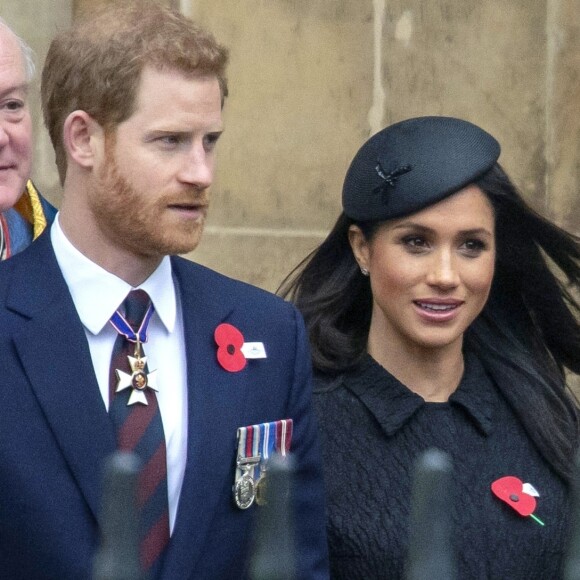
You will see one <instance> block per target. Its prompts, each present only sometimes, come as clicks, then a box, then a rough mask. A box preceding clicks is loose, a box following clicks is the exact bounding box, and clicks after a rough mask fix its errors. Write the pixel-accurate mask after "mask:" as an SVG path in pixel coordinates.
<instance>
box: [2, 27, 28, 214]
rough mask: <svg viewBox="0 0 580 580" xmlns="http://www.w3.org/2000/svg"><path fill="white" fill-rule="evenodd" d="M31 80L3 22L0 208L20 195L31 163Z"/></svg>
mask: <svg viewBox="0 0 580 580" xmlns="http://www.w3.org/2000/svg"><path fill="white" fill-rule="evenodd" d="M31 142H32V126H31V121H30V111H29V109H28V83H27V81H26V73H25V69H24V61H23V58H22V52H21V50H20V46H19V44H18V41H17V40H16V38H15V37H14V36H13V35H12V34H11V32H10V31H9V30H8V29H6V27H4V26H2V25H0V211H4V210H7V209H9V208H11V207H12V206H13V205H14V204H15V203H16V202H17V201H18V199H19V198H20V196H21V195H22V192H23V191H24V187H25V185H26V181H27V179H28V178H29V177H30V167H31V163H32V144H31Z"/></svg>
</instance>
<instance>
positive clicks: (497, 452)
mask: <svg viewBox="0 0 580 580" xmlns="http://www.w3.org/2000/svg"><path fill="white" fill-rule="evenodd" d="M314 402H315V407H316V410H317V413H318V416H319V420H320V429H321V434H322V443H323V455H324V468H325V476H326V489H327V503H328V507H327V509H328V539H329V547H330V558H331V569H332V578H335V579H348V580H356V579H359V578H360V579H364V580H373V579H378V578H381V579H383V578H386V579H397V578H402V577H403V573H404V565H405V558H406V555H407V549H408V535H409V517H410V497H411V483H412V470H413V464H414V461H415V459H416V457H417V455H418V454H419V453H420V452H422V451H424V450H426V449H428V448H432V447H436V448H439V449H441V450H443V451H446V452H447V453H448V454H449V455H450V456H451V459H452V461H453V469H454V477H453V498H454V506H453V521H454V536H453V537H454V549H455V552H456V555H457V562H458V568H459V578H460V579H462V580H463V579H466V580H479V579H482V580H483V579H486V580H487V579H493V580H495V579H506V580H507V579H509V580H518V579H521V580H534V579H537V580H548V579H551V578H559V577H560V568H561V565H562V556H563V551H564V549H565V541H566V532H567V526H568V490H567V486H566V485H565V484H564V482H563V481H562V480H561V479H560V478H559V477H558V476H557V475H556V474H555V473H554V472H553V470H552V469H551V468H550V467H549V465H548V464H547V463H546V462H545V460H544V459H543V458H542V457H541V456H540V454H539V453H538V451H537V450H536V448H535V446H534V445H533V443H532V442H531V441H530V439H529V437H528V436H527V435H526V432H525V431H524V429H523V427H522V425H521V423H520V421H519V420H518V419H517V417H516V416H515V415H514V413H513V412H512V410H511V408H510V407H509V406H508V404H507V402H506V401H505V399H504V398H503V397H502V395H501V394H500V393H499V391H498V389H497V388H496V387H495V385H494V384H493V382H492V381H491V379H490V378H489V377H488V376H487V374H486V373H485V371H484V370H483V368H482V366H481V364H480V363H479V361H478V360H477V359H476V358H475V357H474V356H471V357H467V360H466V371H465V373H464V377H463V379H462V381H461V384H460V385H459V387H458V389H457V391H456V392H455V393H454V394H453V395H452V396H451V397H450V399H449V401H448V402H447V403H426V402H425V401H424V400H423V399H422V398H421V397H420V396H418V395H416V394H414V393H413V392H411V391H410V390H409V389H408V388H407V387H405V386H404V385H403V384H401V383H400V382H399V381H397V380H396V379H395V378H394V377H393V376H392V375H390V374H389V373H388V372H387V371H386V370H384V369H383V368H382V367H381V366H380V365H379V364H378V363H376V362H375V361H374V360H373V359H372V358H371V357H370V356H368V357H367V358H366V359H365V360H364V361H363V363H362V364H361V365H360V367H359V368H358V369H357V370H356V371H354V372H351V373H347V374H344V375H341V376H339V377H337V378H331V377H328V376H325V375H319V376H318V377H317V384H316V390H315V397H314ZM506 475H512V476H516V477H518V478H519V479H521V480H522V482H525V483H530V484H532V485H533V486H534V488H535V489H536V490H537V491H538V492H539V494H540V497H539V498H537V507H536V511H535V515H536V516H537V517H539V518H541V520H542V521H543V522H544V523H545V526H544V527H542V526H541V525H540V524H538V523H537V522H536V521H534V520H533V519H532V518H531V517H523V516H520V515H519V514H518V513H517V512H516V511H515V510H514V509H513V508H511V507H510V506H508V505H507V504H505V503H503V502H502V501H500V500H499V499H497V498H496V497H495V496H494V495H493V494H492V492H491V489H490V485H491V483H492V482H493V481H495V480H496V479H499V478H500V477H503V476H506Z"/></svg>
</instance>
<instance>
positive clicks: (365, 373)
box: [341, 354, 497, 437]
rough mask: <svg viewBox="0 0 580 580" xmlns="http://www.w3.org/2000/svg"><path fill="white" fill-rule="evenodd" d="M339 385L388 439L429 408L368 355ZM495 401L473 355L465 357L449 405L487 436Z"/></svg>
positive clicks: (484, 374) (483, 373)
mask: <svg viewBox="0 0 580 580" xmlns="http://www.w3.org/2000/svg"><path fill="white" fill-rule="evenodd" d="M341 382H342V384H343V385H344V386H345V387H346V388H347V389H349V390H350V391H352V392H353V393H354V394H355V395H356V396H357V397H358V398H359V400H360V401H361V402H362V403H363V404H364V405H365V406H366V407H367V409H368V410H369V411H370V412H371V413H372V414H373V415H374V416H375V418H376V419H377V421H378V422H379V423H380V425H381V428H382V429H383V431H384V432H385V434H386V435H388V436H389V437H391V436H392V435H394V434H395V433H396V432H397V431H398V430H399V429H400V428H401V427H403V426H404V425H405V424H406V423H407V422H408V421H409V420H410V419H411V418H412V417H413V415H414V414H415V413H416V412H417V411H418V410H419V409H420V408H421V407H423V406H424V405H429V404H431V403H427V402H425V400H424V399H423V398H422V397H420V396H419V395H417V394H416V393H413V392H412V391H411V390H409V389H408V388H407V387H406V386H405V385H403V384H402V383H401V382H399V381H398V380H397V379H396V378H395V377H393V375H391V374H390V373H389V372H388V371H386V370H385V369H384V368H383V367H382V366H380V365H379V363H377V362H376V361H375V360H374V359H373V358H372V357H371V356H370V355H367V356H366V357H365V358H364V359H363V361H362V362H361V363H360V365H359V366H358V367H357V369H355V370H354V371H352V372H349V373H346V374H344V375H343V376H342V380H341ZM496 401H497V393H496V392H495V390H494V387H493V383H492V382H491V379H490V378H489V376H488V375H487V374H486V372H485V370H484V369H483V366H482V365H481V363H480V362H479V360H478V359H477V358H476V357H475V356H474V355H472V354H467V355H466V357H465V372H464V374H463V378H462V379H461V382H460V384H459V387H458V388H457V390H456V391H455V392H454V393H453V394H452V395H451V397H450V398H449V404H450V405H458V406H460V407H462V408H463V409H464V410H465V411H466V414H467V416H468V417H470V419H471V420H472V421H473V422H474V424H475V425H476V426H477V428H478V429H479V430H480V431H481V432H482V433H483V434H484V435H489V434H490V433H491V431H492V428H493V411H494V408H495V406H496V404H497V403H496Z"/></svg>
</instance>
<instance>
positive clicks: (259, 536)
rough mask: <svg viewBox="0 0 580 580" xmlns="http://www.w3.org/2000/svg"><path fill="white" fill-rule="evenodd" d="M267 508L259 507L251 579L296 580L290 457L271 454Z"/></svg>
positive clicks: (265, 505)
mask: <svg viewBox="0 0 580 580" xmlns="http://www.w3.org/2000/svg"><path fill="white" fill-rule="evenodd" d="M266 473H267V476H266V477H267V487H266V494H265V499H266V503H265V504H264V505H260V506H256V508H255V509H256V510H257V512H258V513H257V514H256V516H257V521H256V533H255V541H254V549H253V556H252V560H251V565H250V578H251V579H252V580H294V578H295V560H294V558H295V553H294V548H295V546H294V526H293V522H292V508H291V505H292V502H291V495H292V475H293V463H292V458H291V457H290V456H286V457H280V456H279V455H278V454H274V455H272V457H271V458H270V460H269V461H268V464H267V472H266Z"/></svg>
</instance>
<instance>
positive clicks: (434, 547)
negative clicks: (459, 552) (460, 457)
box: [407, 449, 457, 580]
mask: <svg viewBox="0 0 580 580" xmlns="http://www.w3.org/2000/svg"><path fill="white" fill-rule="evenodd" d="M451 485H452V480H451V461H450V459H449V457H448V455H447V454H445V453H443V452H442V451H438V450H436V449H431V450H428V451H426V452H425V453H424V454H423V455H421V456H420V457H419V459H418V461H417V463H416V466H415V474H414V481H413V495H412V505H411V530H410V546H409V554H408V562H407V580H455V579H456V578H457V569H456V565H457V564H456V559H455V554H454V553H453V547H452V543H451V533H452V521H451V503H452V502H451V497H452V495H451Z"/></svg>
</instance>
